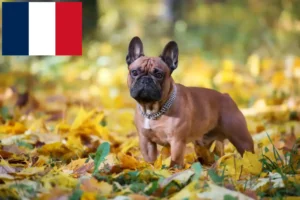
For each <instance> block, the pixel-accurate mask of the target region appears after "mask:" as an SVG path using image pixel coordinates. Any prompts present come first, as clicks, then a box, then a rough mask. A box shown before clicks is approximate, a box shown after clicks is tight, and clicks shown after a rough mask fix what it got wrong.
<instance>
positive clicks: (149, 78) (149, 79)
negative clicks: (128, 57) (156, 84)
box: [141, 76, 152, 84]
mask: <svg viewBox="0 0 300 200" xmlns="http://www.w3.org/2000/svg"><path fill="white" fill-rule="evenodd" d="M141 81H142V83H144V84H149V83H150V82H151V81H152V79H151V77H149V76H144V77H142V80H141Z"/></svg>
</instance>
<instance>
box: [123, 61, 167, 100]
mask: <svg viewBox="0 0 300 200" xmlns="http://www.w3.org/2000/svg"><path fill="white" fill-rule="evenodd" d="M169 77H170V69H169V68H168V66H167V65H166V64H165V63H164V62H163V61H162V59H161V58H159V57H152V58H151V57H145V56H143V57H140V58H138V59H137V60H135V61H134V62H133V63H132V64H131V65H130V66H129V73H128V87H129V88H130V95H131V97H132V98H134V99H135V100H137V101H139V102H146V103H147V102H155V101H159V100H160V99H161V97H162V93H163V91H162V90H163V87H164V84H165V81H166V79H168V78H169Z"/></svg>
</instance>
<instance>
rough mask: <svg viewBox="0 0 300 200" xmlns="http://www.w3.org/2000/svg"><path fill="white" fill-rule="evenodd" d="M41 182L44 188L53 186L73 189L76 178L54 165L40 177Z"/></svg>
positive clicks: (76, 181)
mask: <svg viewBox="0 0 300 200" xmlns="http://www.w3.org/2000/svg"><path fill="white" fill-rule="evenodd" d="M41 182H42V183H43V186H44V187H45V188H46V189H51V188H54V187H59V188H63V189H70V188H72V189H73V188H75V186H76V185H77V183H78V180H77V179H75V178H73V177H71V176H69V175H67V174H65V173H63V172H61V171H60V170H58V169H57V168H56V167H54V168H53V169H52V170H51V171H50V172H49V173H48V174H47V175H45V176H43V177H42V178H41Z"/></svg>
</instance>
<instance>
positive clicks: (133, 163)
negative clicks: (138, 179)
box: [118, 153, 139, 169]
mask: <svg viewBox="0 0 300 200" xmlns="http://www.w3.org/2000/svg"><path fill="white" fill-rule="evenodd" d="M118 158H119V160H120V162H121V166H122V167H123V168H125V169H137V167H138V166H139V162H138V161H137V160H136V159H135V158H134V157H132V156H129V155H126V154H122V153H119V154H118Z"/></svg>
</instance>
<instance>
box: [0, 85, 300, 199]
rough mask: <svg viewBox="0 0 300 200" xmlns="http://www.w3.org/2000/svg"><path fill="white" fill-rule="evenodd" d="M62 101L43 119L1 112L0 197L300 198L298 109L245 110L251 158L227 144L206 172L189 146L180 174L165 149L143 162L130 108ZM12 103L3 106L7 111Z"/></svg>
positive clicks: (54, 103)
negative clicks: (251, 142)
mask: <svg viewBox="0 0 300 200" xmlns="http://www.w3.org/2000/svg"><path fill="white" fill-rule="evenodd" d="M4 95H7V96H9V97H10V98H13V95H14V94H13V93H12V92H11V91H10V89H7V91H6V93H4ZM7 96H2V98H3V99H5V98H6V97H7ZM16 98H17V99H19V101H20V98H22V97H20V95H19V96H18V97H16ZM28 98H29V100H28V102H27V104H28V105H31V106H32V105H33V104H34V102H35V100H34V99H31V98H32V97H30V96H29V97H28ZM61 98H62V97H60V96H52V97H49V99H48V101H50V102H51V103H49V104H48V106H49V105H51V106H52V107H57V108H59V107H60V106H63V105H64V106H65V107H64V108H65V109H63V111H62V112H61V113H60V112H52V113H51V112H48V113H46V112H45V110H43V109H45V108H40V109H36V110H35V112H34V113H35V114H30V113H29V114H26V115H24V112H25V111H26V109H29V108H28V105H27V106H25V107H23V108H18V106H13V107H11V108H13V114H14V117H12V116H11V113H10V112H9V111H10V110H9V109H8V108H10V107H5V106H4V107H2V110H1V116H2V117H1V125H0V133H1V135H0V139H1V150H0V156H1V161H0V198H1V199H5V198H6V199H68V198H71V199H114V198H115V199H155V198H166V199H259V198H261V197H273V198H274V197H277V198H279V197H292V196H300V162H299V160H300V152H299V148H298V147H299V145H300V143H299V142H298V141H297V138H299V135H300V123H299V115H298V113H297V112H296V111H297V110H295V112H293V111H291V110H290V109H287V107H286V106H284V105H282V106H268V107H264V109H262V108H261V109H255V108H251V109H246V110H243V112H244V113H245V115H246V116H248V117H247V121H248V126H249V129H250V130H251V133H252V134H253V138H254V140H255V148H256V153H255V154H252V153H249V152H246V153H245V155H244V157H243V158H241V157H240V156H239V155H238V154H237V153H236V151H235V149H234V147H233V146H232V145H231V144H229V143H228V144H227V145H226V155H225V156H223V157H221V158H218V157H216V156H215V157H214V159H215V160H216V162H215V164H214V165H213V166H203V165H201V164H200V163H198V162H195V160H196V158H195V154H194V151H193V147H192V146H191V145H188V146H187V148H186V155H185V163H186V164H185V168H184V169H181V170H179V169H176V168H175V169H170V168H169V167H168V165H169V162H170V157H169V156H170V152H169V149H168V148H161V149H160V156H159V157H158V159H157V161H156V162H155V164H154V165H151V164H148V163H146V162H144V161H143V159H142V156H141V153H140V151H139V148H138V137H137V134H136V132H135V128H134V125H133V122H132V118H133V109H103V108H97V109H95V108H94V109H90V108H86V109H84V108H83V106H81V105H77V104H76V103H74V102H72V103H70V102H69V103H68V102H65V101H62V100H61ZM10 101H11V102H13V100H12V99H10ZM11 102H5V101H4V103H5V104H7V105H10V104H11ZM294 103H299V102H297V101H295V102H294ZM68 104H69V105H68ZM296 105H297V106H298V107H299V106H300V105H299V104H296ZM297 106H296V107H295V108H297ZM39 107H41V105H40V106H39ZM24 109H25V110H24ZM46 110H47V109H46ZM58 110H59V109H58ZM22 113H23V114H22ZM25 113H26V112H25ZM58 116H60V117H58ZM278 119H286V120H278ZM211 150H213V149H211ZM212 156H213V155H212ZM290 199H292V198H290Z"/></svg>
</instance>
